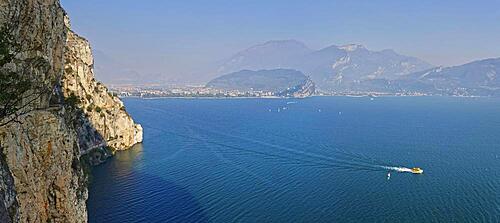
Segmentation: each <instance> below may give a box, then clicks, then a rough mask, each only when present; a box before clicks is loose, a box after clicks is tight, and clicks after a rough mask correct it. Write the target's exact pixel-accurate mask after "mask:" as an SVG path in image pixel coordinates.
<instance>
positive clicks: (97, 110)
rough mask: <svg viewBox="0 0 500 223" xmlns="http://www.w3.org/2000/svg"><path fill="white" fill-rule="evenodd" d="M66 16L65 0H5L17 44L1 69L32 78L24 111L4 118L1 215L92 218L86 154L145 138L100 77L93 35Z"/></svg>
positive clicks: (3, 14)
mask: <svg viewBox="0 0 500 223" xmlns="http://www.w3.org/2000/svg"><path fill="white" fill-rule="evenodd" d="M65 20H66V21H65ZM67 24H68V20H67V17H66V16H65V12H64V10H63V9H62V7H61V5H60V3H59V1H58V0H0V28H2V29H4V28H5V30H7V31H8V34H9V35H10V36H11V37H12V38H11V39H12V40H13V41H15V46H16V47H15V48H16V50H15V54H14V55H15V58H14V59H13V60H12V62H9V63H8V64H6V65H5V66H2V67H0V71H2V72H1V75H8V74H9V72H10V73H12V72H15V73H16V74H20V75H21V76H22V77H28V79H30V80H31V81H32V86H31V87H32V88H30V92H27V93H26V96H24V95H23V97H22V98H23V99H24V100H23V101H22V102H20V103H21V104H22V105H23V106H21V107H22V109H23V111H22V112H21V113H22V114H21V115H20V116H19V117H17V119H15V120H16V121H14V122H9V123H8V124H6V125H0V152H1V153H0V222H87V210H86V204H85V202H86V200H87V196H88V195H87V193H88V192H87V181H88V180H87V179H88V177H87V174H88V163H87V161H88V159H87V158H86V157H84V156H82V155H83V154H86V153H89V152H90V151H93V150H95V149H103V148H108V146H110V147H113V148H114V149H124V148H128V147H129V146H131V145H133V144H134V143H136V142H140V141H142V129H141V127H140V126H139V125H136V124H135V123H134V122H133V121H132V119H131V118H130V117H129V115H128V114H127V113H126V112H125V110H124V107H123V103H121V101H120V100H119V99H118V98H116V97H113V96H112V95H109V94H108V93H107V90H106V88H105V87H104V86H102V85H100V84H99V83H97V82H96V81H95V80H94V77H93V74H92V64H93V62H92V56H91V53H90V47H89V45H88V43H87V41H85V40H84V39H82V38H80V37H78V36H77V35H76V34H74V33H72V32H71V31H69V26H67ZM12 48H14V47H12ZM12 51H13V50H12ZM4 71H9V72H4ZM63 76H64V79H63V80H62V81H61V78H62V77H63ZM1 90H2V89H0V91H1ZM91 105H92V106H93V107H91V108H92V109H90V108H89V106H91ZM0 121H2V120H0ZM1 123H4V122H1ZM106 151H107V150H106Z"/></svg>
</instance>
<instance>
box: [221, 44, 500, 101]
mask: <svg viewBox="0 0 500 223" xmlns="http://www.w3.org/2000/svg"><path fill="white" fill-rule="evenodd" d="M275 68H286V69H295V70H299V71H302V72H303V73H304V74H305V75H307V76H310V77H311V78H312V80H313V81H314V82H315V83H316V86H317V87H318V89H320V90H321V91H323V92H330V93H349V92H380V93H390V94H397V93H402V94H411V93H424V94H434V95H464V96H473V95H477V96H492V95H500V93H499V92H500V90H499V89H500V80H499V79H498V78H497V74H498V73H499V72H500V58H497V59H485V60H479V61H474V62H471V63H468V64H464V65H460V66H454V67H435V66H433V65H432V64H429V63H427V62H425V61H424V60H421V59H418V58H415V57H411V56H405V55H401V54H398V53H396V52H395V51H394V50H390V49H387V50H381V51H372V50H369V49H367V48H366V47H364V46H363V45H359V44H349V45H343V46H336V45H332V46H329V47H326V48H323V49H320V50H312V49H310V48H308V47H307V46H306V45H305V44H303V43H301V42H299V41H296V40H278V41H269V42H266V43H263V44H259V45H256V46H253V47H250V48H248V49H246V50H243V51H241V52H238V53H236V54H235V55H234V56H233V57H231V58H229V59H228V60H226V61H224V63H223V64H222V65H221V66H220V67H219V69H218V72H219V73H229V72H235V71H239V70H243V69H248V70H260V69H275Z"/></svg>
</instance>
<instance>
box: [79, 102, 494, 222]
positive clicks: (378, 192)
mask: <svg viewBox="0 0 500 223" xmlns="http://www.w3.org/2000/svg"><path fill="white" fill-rule="evenodd" d="M296 102H297V103H290V100H284V99H283V100H282V99H245V100H180V99H160V100H139V99H128V100H125V103H126V105H127V109H128V110H129V112H130V113H131V114H132V116H133V117H134V119H136V120H137V121H138V122H139V123H141V124H143V127H144V131H145V141H144V143H143V144H142V145H138V146H135V147H134V148H133V149H131V150H128V151H124V152H120V153H118V154H117V156H116V157H114V158H113V159H112V160H110V161H109V162H107V163H105V164H104V165H101V166H99V167H96V168H95V169H94V171H93V174H94V176H93V182H92V185H91V187H90V198H89V202H88V206H89V219H90V222H290V221H292V222H311V221H315V222H360V221H361V222H499V221H500V217H499V215H500V174H499V173H500V163H499V162H500V148H499V145H500V137H499V136H500V135H499V134H500V116H499V115H498V114H500V103H499V102H500V101H499V100H497V99H464V98H423V97H422V98H391V97H388V98H377V99H376V100H374V101H370V100H368V99H367V98H340V97H333V98H311V99H305V100H298V101H296ZM285 107H286V109H284V108H285ZM278 108H280V112H278ZM387 166H392V167H399V166H408V167H413V166H419V167H422V168H423V169H424V171H425V173H424V174H423V175H412V174H408V173H405V174H403V173H393V174H392V177H391V179H390V180H387V177H386V174H387V171H388V170H387V169H386V168H384V167H387Z"/></svg>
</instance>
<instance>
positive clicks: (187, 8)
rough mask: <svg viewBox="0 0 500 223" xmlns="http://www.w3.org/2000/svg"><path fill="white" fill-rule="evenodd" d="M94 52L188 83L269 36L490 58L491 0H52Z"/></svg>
mask: <svg viewBox="0 0 500 223" xmlns="http://www.w3.org/2000/svg"><path fill="white" fill-rule="evenodd" d="M61 2H62V5H63V7H64V8H65V9H66V11H67V12H68V14H69V16H70V18H71V23H72V28H73V30H74V31H76V32H77V33H79V34H80V35H82V36H84V37H86V38H87V39H88V40H89V41H90V42H91V44H92V46H93V49H94V50H95V51H99V52H101V53H102V54H105V55H106V56H107V57H109V58H112V59H113V60H115V61H118V62H119V63H120V64H124V65H125V66H128V67H129V68H131V69H134V70H136V71H138V72H139V73H141V74H145V75H163V76H166V77H169V78H172V79H179V80H187V81H196V80H197V79H199V80H202V79H203V77H205V76H206V75H205V74H204V72H206V68H207V67H210V66H211V65H213V64H215V63H217V62H220V61H223V60H224V59H226V58H229V57H230V56H231V55H233V54H235V53H236V52H238V51H240V50H243V49H246V48H248V47H250V46H252V45H255V44H259V43H263V42H266V41H269V40H280V39H295V40H299V41H302V42H304V43H306V45H308V46H309V47H310V48H313V49H320V48H322V47H326V46H329V45H344V44H350V43H358V44H362V45H364V46H366V47H367V48H368V49H371V50H382V49H394V50H395V51H396V52H398V53H401V54H404V55H409V56H415V57H418V58H420V59H423V60H425V61H427V62H430V63H431V64H434V65H444V66H452V65H459V64H463V63H467V62H470V61H473V60H478V59H484V58H491V57H500V23H499V21H500V1H497V0H492V1H481V0H479V1H472V0H471V1H462V0H439V1H438V0H434V1H430V0H392V1H389V0H373V1H361V0H359V1H355V0H354V1H353V0H349V1H347V0H345V1H336V0H316V1H310V0H309V1H307V0H303V1H298V0H252V1H251V0H210V1H208V0H205V1H202V0H142V1H137V0H84V1H77V0H61Z"/></svg>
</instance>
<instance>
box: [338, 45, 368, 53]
mask: <svg viewBox="0 0 500 223" xmlns="http://www.w3.org/2000/svg"><path fill="white" fill-rule="evenodd" d="M338 48H339V49H342V50H345V51H347V52H352V51H356V50H358V49H364V50H366V47H365V46H363V45H361V44H347V45H343V46H339V47H338Z"/></svg>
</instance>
